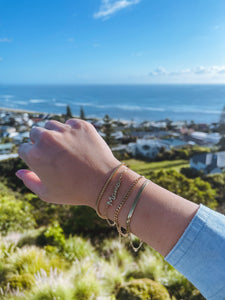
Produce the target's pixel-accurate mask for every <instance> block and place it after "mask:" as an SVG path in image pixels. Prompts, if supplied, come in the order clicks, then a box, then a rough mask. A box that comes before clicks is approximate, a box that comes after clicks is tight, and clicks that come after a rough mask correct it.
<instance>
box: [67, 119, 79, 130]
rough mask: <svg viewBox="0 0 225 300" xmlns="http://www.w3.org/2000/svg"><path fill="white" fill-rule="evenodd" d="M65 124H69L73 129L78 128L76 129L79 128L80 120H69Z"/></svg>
mask: <svg viewBox="0 0 225 300" xmlns="http://www.w3.org/2000/svg"><path fill="white" fill-rule="evenodd" d="M65 124H67V125H69V126H71V127H73V128H76V129H77V128H79V120H77V119H69V120H67V121H66V123H65Z"/></svg>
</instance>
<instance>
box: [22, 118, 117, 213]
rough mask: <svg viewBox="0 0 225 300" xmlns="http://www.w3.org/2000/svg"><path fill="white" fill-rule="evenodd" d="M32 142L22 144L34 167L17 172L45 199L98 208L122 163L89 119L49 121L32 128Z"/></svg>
mask: <svg viewBox="0 0 225 300" xmlns="http://www.w3.org/2000/svg"><path fill="white" fill-rule="evenodd" d="M30 138H31V141H32V144H31V143H24V144H22V145H21V146H20V148H19V156H20V157H21V158H22V159H23V160H24V161H25V163H26V164H27V165H28V166H29V168H30V170H19V171H17V173H16V175H17V176H18V177H19V178H20V179H21V180H23V182H24V184H25V185H26V186H27V187H28V188H29V189H30V190H31V191H33V192H34V193H35V194H37V195H38V196H39V197H40V198H41V199H42V200H44V201H47V202H51V203H58V204H74V205H88V206H91V207H93V208H95V203H96V199H97V197H98V193H99V192H100V190H101V187H102V185H103V184H104V182H105V180H106V179H107V177H108V176H109V174H110V173H111V172H112V170H113V169H114V168H115V167H116V166H117V165H118V164H119V161H118V160H117V159H116V158H115V157H114V156H113V154H112V152H111V150H110V149H109V147H108V146H107V144H106V143H105V141H104V140H103V139H102V138H101V137H100V135H99V134H98V133H97V131H96V130H95V128H94V127H93V126H92V125H91V124H89V123H88V122H85V121H82V120H78V119H71V120H68V121H67V122H66V124H62V123H60V122H57V121H49V122H47V123H46V125H45V128H40V127H34V128H32V129H31V132H30Z"/></svg>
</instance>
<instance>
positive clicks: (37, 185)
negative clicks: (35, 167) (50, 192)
mask: <svg viewBox="0 0 225 300" xmlns="http://www.w3.org/2000/svg"><path fill="white" fill-rule="evenodd" d="M16 176H17V177H18V178H19V179H21V180H22V181H23V183H24V184H25V186H26V187H27V188H28V189H29V190H31V191H32V192H34V193H35V194H37V195H38V196H40V195H42V194H43V188H44V186H43V184H42V182H41V180H40V178H39V177H38V176H37V175H36V174H35V173H34V172H32V171H30V170H25V169H21V170H19V171H17V172H16Z"/></svg>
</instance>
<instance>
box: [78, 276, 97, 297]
mask: <svg viewBox="0 0 225 300" xmlns="http://www.w3.org/2000/svg"><path fill="white" fill-rule="evenodd" d="M99 294H100V285H99V282H98V281H97V280H96V279H95V278H94V277H91V276H89V275H88V276H85V277H83V278H81V279H80V280H77V281H76V283H75V286H74V292H73V299H74V300H92V299H96V298H97V296H99Z"/></svg>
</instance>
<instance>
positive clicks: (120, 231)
mask: <svg viewBox="0 0 225 300" xmlns="http://www.w3.org/2000/svg"><path fill="white" fill-rule="evenodd" d="M141 178H143V176H140V177H138V178H137V179H136V180H135V181H134V182H133V183H132V184H131V186H130V188H129V189H128V191H127V192H126V194H125V195H124V196H123V198H122V201H121V202H120V204H119V206H118V207H117V209H116V210H115V213H114V224H115V225H116V228H117V230H118V232H119V234H120V235H122V236H124V237H128V234H127V232H125V233H124V232H122V229H121V227H120V226H119V222H118V217H119V213H120V211H121V209H122V207H123V206H124V204H125V202H126V201H127V199H128V197H129V196H130V194H131V192H132V191H133V189H134V187H135V186H136V185H137V183H138V182H139V180H140V179H141ZM112 225H113V224H112Z"/></svg>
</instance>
